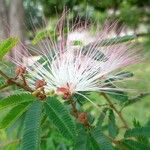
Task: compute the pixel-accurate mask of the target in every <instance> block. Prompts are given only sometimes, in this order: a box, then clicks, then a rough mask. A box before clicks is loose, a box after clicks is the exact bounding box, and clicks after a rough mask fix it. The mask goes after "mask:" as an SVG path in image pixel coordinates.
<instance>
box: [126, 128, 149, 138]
mask: <svg viewBox="0 0 150 150" xmlns="http://www.w3.org/2000/svg"><path fill="white" fill-rule="evenodd" d="M138 136H146V137H150V127H137V128H133V129H129V130H127V131H126V132H125V135H124V137H138Z"/></svg>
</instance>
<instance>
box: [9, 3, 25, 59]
mask: <svg viewBox="0 0 150 150" xmlns="http://www.w3.org/2000/svg"><path fill="white" fill-rule="evenodd" d="M9 25H10V35H11V36H15V37H18V38H19V40H20V41H21V42H22V43H24V27H23V25H24V8H23V0H11V1H10V10H9ZM18 51H19V53H21V54H22V53H23V50H22V46H21V44H20V45H18V46H17V47H16V48H14V49H13V50H12V52H11V56H12V57H13V58H15V59H19V60H21V59H22V56H21V55H20V54H18Z"/></svg>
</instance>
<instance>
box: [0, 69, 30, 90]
mask: <svg viewBox="0 0 150 150" xmlns="http://www.w3.org/2000/svg"><path fill="white" fill-rule="evenodd" d="M0 75H1V76H2V77H3V78H5V79H6V80H7V83H8V84H9V85H12V84H14V85H16V86H18V87H20V88H22V89H24V90H26V91H29V92H33V90H32V89H31V88H30V87H28V86H26V85H22V84H20V83H19V82H16V81H14V79H13V78H9V77H8V76H7V75H6V74H5V73H4V72H3V71H1V70H0Z"/></svg>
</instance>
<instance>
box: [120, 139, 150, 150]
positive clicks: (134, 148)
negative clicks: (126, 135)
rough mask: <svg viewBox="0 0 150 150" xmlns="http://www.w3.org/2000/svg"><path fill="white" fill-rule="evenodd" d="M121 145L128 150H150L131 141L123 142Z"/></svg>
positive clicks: (141, 144) (149, 147)
mask: <svg viewBox="0 0 150 150" xmlns="http://www.w3.org/2000/svg"><path fill="white" fill-rule="evenodd" d="M121 145H123V146H125V147H126V148H128V150H150V146H148V145H145V144H143V143H140V142H137V141H133V140H124V141H122V142H121Z"/></svg>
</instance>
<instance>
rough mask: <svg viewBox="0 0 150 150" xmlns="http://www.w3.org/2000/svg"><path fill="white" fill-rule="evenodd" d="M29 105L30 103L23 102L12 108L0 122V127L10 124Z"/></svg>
mask: <svg viewBox="0 0 150 150" xmlns="http://www.w3.org/2000/svg"><path fill="white" fill-rule="evenodd" d="M30 105H31V103H29V102H25V103H22V104H20V105H18V106H16V107H14V108H12V109H11V110H10V111H9V112H8V113H7V114H6V116H5V117H4V118H3V120H2V121H1V122H0V129H3V128H7V127H9V126H10V125H12V124H13V123H14V122H15V121H16V120H17V119H18V118H19V117H20V116H21V115H22V114H23V113H24V112H25V111H27V109H28V108H29V106H30Z"/></svg>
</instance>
